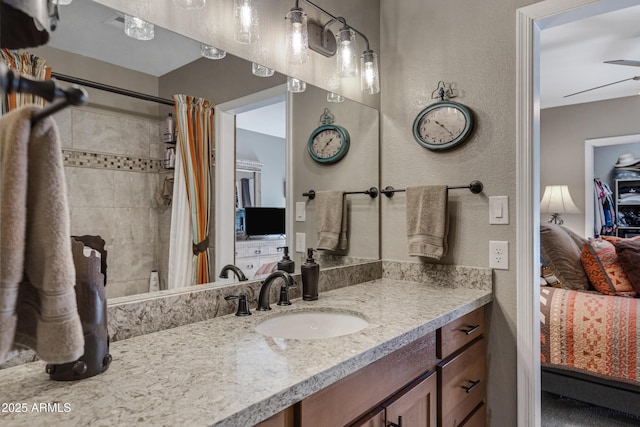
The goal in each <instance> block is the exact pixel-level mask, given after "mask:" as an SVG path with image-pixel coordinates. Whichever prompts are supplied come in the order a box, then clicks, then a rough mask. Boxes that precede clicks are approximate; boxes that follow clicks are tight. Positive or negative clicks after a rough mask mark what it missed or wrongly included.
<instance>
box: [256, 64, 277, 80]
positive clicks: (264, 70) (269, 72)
mask: <svg viewBox="0 0 640 427" xmlns="http://www.w3.org/2000/svg"><path fill="white" fill-rule="evenodd" d="M251 72H252V73H253V75H254V76H258V77H271V76H273V74H274V73H275V70H273V69H271V68H269V67H265V66H264V65H260V64H258V63H256V62H252V63H251Z"/></svg>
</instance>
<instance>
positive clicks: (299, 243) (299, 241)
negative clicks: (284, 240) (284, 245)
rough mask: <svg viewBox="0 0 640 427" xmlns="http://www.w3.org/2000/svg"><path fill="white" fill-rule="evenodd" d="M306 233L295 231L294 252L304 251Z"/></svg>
mask: <svg viewBox="0 0 640 427" xmlns="http://www.w3.org/2000/svg"><path fill="white" fill-rule="evenodd" d="M306 239H307V235H306V234H304V233H296V252H302V253H304V252H305V249H306Z"/></svg>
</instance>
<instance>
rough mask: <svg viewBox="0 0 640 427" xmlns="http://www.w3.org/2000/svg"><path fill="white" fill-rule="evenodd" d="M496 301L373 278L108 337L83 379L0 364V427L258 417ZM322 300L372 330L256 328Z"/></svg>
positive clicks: (475, 293)
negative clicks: (271, 331) (107, 347)
mask: <svg viewBox="0 0 640 427" xmlns="http://www.w3.org/2000/svg"><path fill="white" fill-rule="evenodd" d="M491 299H492V296H491V291H489V290H482V289H468V288H448V287H442V286H436V285H428V284H424V283H415V282H403V281H397V280H391V279H378V280H373V281H370V282H365V283H361V284H358V285H354V286H349V287H345V288H340V289H336V290H332V291H327V292H323V293H321V294H320V299H319V300H318V301H302V300H294V301H292V302H293V305H291V306H289V307H281V306H277V305H275V304H272V310H271V311H269V312H259V311H255V310H254V311H253V315H252V316H247V317H237V316H234V315H228V316H223V317H218V318H215V319H212V320H207V321H202V322H198V323H193V324H190V325H186V326H180V327H177V328H173V329H168V330H164V331H161V332H156V333H152V334H148V335H143V336H139V337H135V338H131V339H127V340H123V341H118V342H115V343H112V344H111V351H110V353H111V355H112V356H113V362H112V364H111V366H110V367H109V369H108V370H107V371H106V372H105V373H103V374H101V375H98V376H95V377H92V378H88V379H84V380H81V381H75V382H57V381H52V380H49V377H48V375H47V374H46V373H45V372H44V367H45V363H44V362H34V363H29V364H26V365H22V366H17V367H14V368H9V369H4V370H0V390H2V393H1V396H2V397H1V399H0V404H1V405H2V407H1V408H0V424H2V425H3V426H18V425H41V424H42V425H44V424H46V425H65V426H71V425H92V426H113V425H131V424H135V423H138V424H141V425H179V424H182V425H189V426H210V425H214V426H249V425H253V424H255V423H257V422H260V421H262V420H264V419H266V418H268V417H270V416H271V415H273V414H275V413H277V412H279V411H281V410H282V409H284V408H286V407H288V406H290V405H291V404H293V403H296V402H298V401H300V400H302V399H303V398H305V397H307V396H309V395H311V394H313V393H315V392H316V391H318V390H320V389H322V388H324V387H326V386H328V385H330V384H332V383H334V382H335V381H337V380H339V379H341V378H343V377H345V376H347V375H349V374H350V373H352V372H354V371H356V370H358V369H360V368H362V367H364V366H366V365H368V364H369V363H371V362H373V361H375V360H378V359H380V358H381V357H383V356H385V355H387V354H389V353H391V352H393V351H394V350H397V349H399V348H400V347H402V346H404V345H406V344H408V343H410V342H412V341H414V340H416V339H417V338H419V337H422V336H424V335H426V334H428V333H429V332H432V331H434V330H436V329H438V328H439V327H441V326H443V325H445V324H447V323H448V322H450V321H451V320H453V319H456V318H458V317H460V316H463V315H465V314H467V313H469V312H471V311H473V310H474V309H476V308H478V307H480V306H483V305H485V304H487V303H489V302H490V301H491ZM321 307H327V308H331V309H343V310H354V311H357V312H359V313H361V314H362V315H363V316H364V317H365V318H366V319H367V320H368V321H369V326H367V327H366V328H365V329H363V330H362V331H360V332H356V333H354V334H351V335H346V336H342V337H336V338H328V339H322V340H292V339H282V338H271V337H267V336H264V335H261V334H259V333H257V332H255V331H254V327H255V325H256V324H257V323H259V322H261V321H263V320H264V319H266V318H268V317H271V316H275V315H278V314H279V313H283V312H286V311H292V310H300V309H304V308H321ZM47 404H48V405H47ZM19 410H22V411H21V412H17V411H19Z"/></svg>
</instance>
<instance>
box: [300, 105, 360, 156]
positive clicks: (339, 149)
mask: <svg viewBox="0 0 640 427" xmlns="http://www.w3.org/2000/svg"><path fill="white" fill-rule="evenodd" d="M333 121H334V117H333V114H331V112H330V111H329V109H328V108H325V109H324V113H323V114H322V116H321V117H320V122H321V123H322V124H321V125H320V126H319V127H317V128H316V129H314V130H313V132H311V135H310V136H309V141H308V142H307V150H308V151H309V155H310V156H311V158H312V159H313V160H315V161H316V162H318V163H323V164H330V163H336V162H338V161H340V160H342V159H343V158H344V156H346V155H347V152H348V151H349V144H350V137H349V132H348V131H347V130H346V129H345V128H343V127H342V126H338V125H336V124H334V123H333Z"/></svg>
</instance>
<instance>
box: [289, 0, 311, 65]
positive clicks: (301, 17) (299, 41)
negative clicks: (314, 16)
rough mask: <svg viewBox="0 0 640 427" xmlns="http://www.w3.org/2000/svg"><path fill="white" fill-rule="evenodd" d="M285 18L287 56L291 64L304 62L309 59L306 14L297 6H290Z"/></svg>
mask: <svg viewBox="0 0 640 427" xmlns="http://www.w3.org/2000/svg"><path fill="white" fill-rule="evenodd" d="M285 19H286V20H287V57H288V58H289V62H290V63H292V64H304V63H305V62H307V59H309V34H308V30H307V14H306V13H304V10H302V9H300V8H299V7H297V6H296V7H294V8H292V9H291V10H290V11H289V13H287V16H286V18H285Z"/></svg>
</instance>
